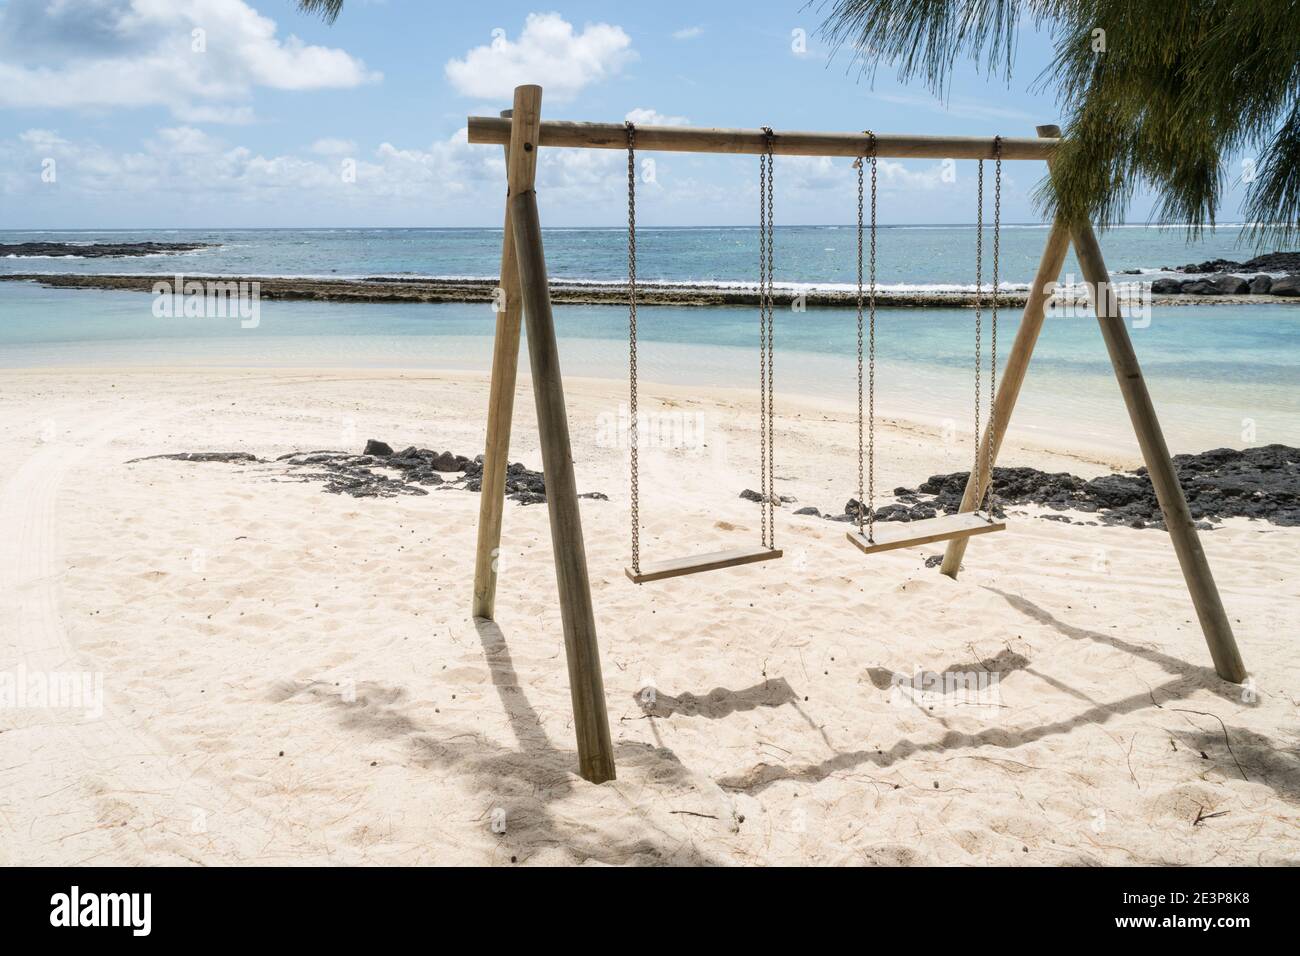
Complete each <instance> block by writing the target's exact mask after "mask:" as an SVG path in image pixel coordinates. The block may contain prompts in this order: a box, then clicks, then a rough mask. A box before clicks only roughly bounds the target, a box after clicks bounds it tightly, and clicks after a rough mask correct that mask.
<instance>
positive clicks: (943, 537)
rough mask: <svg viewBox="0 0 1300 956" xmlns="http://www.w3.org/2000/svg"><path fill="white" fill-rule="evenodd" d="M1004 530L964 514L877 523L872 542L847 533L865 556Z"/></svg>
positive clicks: (1000, 525) (996, 523)
mask: <svg viewBox="0 0 1300 956" xmlns="http://www.w3.org/2000/svg"><path fill="white" fill-rule="evenodd" d="M1006 529H1007V524H1006V522H1005V521H989V520H988V518H985V517H984V516H983V515H980V514H976V513H975V512H971V511H968V512H965V513H964V514H953V515H941V516H940V517H938V518H924V519H922V520H920V521H886V522H877V523H876V529H875V533H874V540H869V539H868V538H867V536H866V534H864V533H862V532H859V531H850V532H849V533H848V536H847V537H848V539H849V540H850V541H852V542H853V543H854V544H855V545H857V546H858V547H859V548H861V549H862V551H863V553H864V554H876V553H877V552H879V551H895V550H897V549H898V548H914V547H916V546H917V545H921V544H931V543H933V542H935V541H951V540H953V539H954V538H969V537H971V536H972V535H977V534H988V533H989V532H990V531H1005V530H1006Z"/></svg>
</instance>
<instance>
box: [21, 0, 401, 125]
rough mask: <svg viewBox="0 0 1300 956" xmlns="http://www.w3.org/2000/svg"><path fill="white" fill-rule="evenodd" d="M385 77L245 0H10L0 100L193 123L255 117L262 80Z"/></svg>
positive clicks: (274, 84) (286, 84) (302, 85)
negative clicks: (163, 114)
mask: <svg viewBox="0 0 1300 956" xmlns="http://www.w3.org/2000/svg"><path fill="white" fill-rule="evenodd" d="M378 79H380V75H379V74H378V73H372V72H369V71H367V70H366V68H365V65H364V64H363V63H362V62H361V61H360V60H358V59H356V58H354V57H352V56H351V55H349V54H348V53H347V52H345V51H343V50H340V49H336V48H330V47H323V46H314V45H309V44H306V43H304V42H303V41H302V40H300V39H298V38H297V37H296V36H293V35H289V36H287V37H285V38H283V39H281V38H279V37H278V36H277V35H276V24H275V21H273V20H271V19H269V18H267V17H264V16H261V15H260V14H259V13H257V11H256V10H254V9H253V8H252V7H250V6H249V5H248V4H247V3H245V2H244V0H189V2H186V3H176V2H168V0H78V2H76V3H73V2H70V0H9V3H7V4H6V5H4V6H0V107H23V108H37V109H40V108H45V109H71V108H91V109H95V108H105V107H123V106H125V107H139V106H165V107H167V108H169V109H170V110H171V111H172V112H173V114H174V115H176V116H177V118H179V119H182V120H184V121H187V122H224V123H247V122H251V121H252V119H253V116H252V111H251V109H249V108H248V107H247V106H230V105H227V104H229V103H230V102H231V101H234V102H238V101H241V100H246V99H247V98H248V97H249V96H250V95H251V93H252V90H253V88H254V87H258V86H265V87H271V88H273V89H280V90H314V89H325V88H338V87H353V86H358V85H360V84H363V83H367V82H374V81H377V80H378Z"/></svg>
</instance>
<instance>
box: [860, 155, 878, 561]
mask: <svg viewBox="0 0 1300 956" xmlns="http://www.w3.org/2000/svg"><path fill="white" fill-rule="evenodd" d="M868 132H870V131H869V130H868ZM869 275H870V277H871V278H870V281H871V296H870V299H869V307H870V310H871V311H870V318H869V320H868V330H867V352H868V362H867V396H868V397H867V403H868V404H867V415H868V421H869V423H870V425H869V428H868V431H867V463H868V470H867V540H868V541H875V540H876V134H875V133H871V266H870V270H869ZM858 510H859V512H861V509H858Z"/></svg>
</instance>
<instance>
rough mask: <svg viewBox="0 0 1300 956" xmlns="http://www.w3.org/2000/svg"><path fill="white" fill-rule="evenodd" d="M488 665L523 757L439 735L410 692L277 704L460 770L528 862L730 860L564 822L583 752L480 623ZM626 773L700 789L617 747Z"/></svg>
mask: <svg viewBox="0 0 1300 956" xmlns="http://www.w3.org/2000/svg"><path fill="white" fill-rule="evenodd" d="M474 625H475V629H476V630H477V632H478V635H479V640H480V642H481V643H482V645H483V654H484V658H485V660H486V662H487V665H488V671H489V673H490V675H491V678H492V685H493V687H494V688H495V689H496V691H497V696H498V698H499V699H500V701H501V706H502V708H503V710H504V711H505V714H506V718H507V721H508V723H509V725H510V729H511V732H512V733H513V735H514V737H515V740H516V742H517V744H518V747H517V749H512V748H509V747H502V746H501V745H499V744H496V743H494V742H492V741H491V740H488V739H487V738H486V737H484V736H483V735H482V734H481V733H478V732H476V731H473V730H466V731H464V732H461V733H456V732H455V731H454V729H450V731H449V732H443V731H441V730H440V731H439V732H438V733H437V734H435V733H433V732H432V731H431V730H430V729H429V728H425V727H422V726H421V725H420V724H419V723H418V722H417V721H416V720H414V719H413V718H412V717H411V715H410V713H409V708H408V707H407V697H408V694H407V692H406V690H405V689H404V688H400V687H390V686H385V685H382V684H378V683H373V682H364V683H358V684H357V686H356V694H355V699H354V700H347V699H345V698H344V697H343V696H342V695H341V694H340V693H339V692H338V689H337V688H336V687H335V686H334V685H331V684H325V683H322V682H313V683H311V684H307V685H301V686H299V687H296V688H292V689H288V690H284V691H282V692H279V693H278V694H276V695H275V697H276V699H280V700H284V699H287V698H288V697H292V696H299V695H301V694H304V693H305V694H310V695H312V696H313V697H315V698H317V699H318V700H321V701H322V702H324V703H326V704H328V705H330V706H331V707H334V708H336V709H337V710H338V712H339V724H340V726H341V727H342V728H343V729H345V730H348V731H350V732H354V733H358V734H361V735H364V736H367V737H384V738H390V739H394V740H405V741H407V742H408V743H409V745H410V747H411V750H412V752H413V758H412V759H413V762H414V764H415V765H416V766H418V767H421V768H423V769H428V770H440V771H454V772H455V773H457V774H458V775H460V776H461V777H462V778H463V779H464V780H465V781H466V782H468V783H470V785H472V786H473V787H475V788H476V789H477V790H478V791H479V793H480V794H482V795H483V797H484V798H485V800H484V805H483V826H485V827H486V826H488V825H489V815H490V814H491V813H492V811H493V809H494V808H497V807H500V808H503V809H504V810H505V811H506V826H505V832H503V833H501V834H500V835H499V839H500V842H501V847H502V852H503V854H506V855H513V856H519V857H520V858H521V859H522V858H525V857H526V856H528V855H530V854H532V853H535V852H537V849H538V848H539V847H550V848H554V849H557V850H560V851H562V852H563V853H565V854H566V855H567V856H568V857H569V858H570V859H571V860H572V861H573V862H575V863H583V862H587V861H589V860H595V861H599V862H603V863H611V864H624V863H627V862H629V861H635V862H638V863H656V862H662V863H671V864H688V865H717V864H718V863H720V862H721V861H720V860H718V859H715V858H714V857H712V856H710V855H708V854H706V853H704V852H702V851H701V850H699V849H698V848H697V847H695V846H694V845H693V844H691V842H690V840H689V839H688V838H687V837H685V836H683V838H682V839H680V840H675V839H673V838H672V837H671V836H670V835H668V834H666V833H665V832H664V830H663V829H661V828H658V827H655V826H654V825H653V824H652V823H648V822H645V821H644V820H643V819H642V818H641V817H639V816H633V817H631V819H632V820H633V821H634V823H635V824H636V825H637V826H639V827H640V832H634V833H633V834H631V835H629V836H626V837H623V836H620V835H618V831H617V830H615V829H614V828H611V827H608V826H605V825H603V823H602V822H601V821H595V822H594V823H593V824H592V825H590V826H588V825H587V824H586V823H585V822H584V821H582V820H581V819H578V818H576V817H574V816H564V815H563V814H562V811H560V810H559V809H558V807H559V806H560V804H561V802H562V801H563V800H564V799H565V798H567V797H569V796H570V795H572V794H573V793H574V792H575V790H576V789H577V788H581V787H588V786H590V785H589V784H587V783H585V782H584V781H582V780H580V779H578V778H576V777H575V775H574V768H575V767H576V766H577V764H578V758H577V753H576V751H574V750H568V749H562V748H559V747H557V746H556V745H555V744H554V743H553V742H552V741H551V740H550V738H549V737H548V736H547V734H546V730H545V728H544V727H543V725H542V722H541V719H540V717H539V716H538V714H537V712H536V710H534V709H533V706H532V704H531V703H530V702H529V700H528V698H527V696H526V695H525V694H524V692H523V690H522V688H521V687H520V685H519V679H518V675H517V674H516V672H515V667H514V661H513V658H512V657H511V654H510V649H509V646H508V645H507V643H506V640H505V636H504V635H503V634H502V632H501V629H500V628H499V627H498V626H497V625H496V624H495V623H494V622H492V621H488V620H482V619H478V620H476V621H475V622H474ZM614 750H615V758H616V760H617V761H618V766H619V770H620V773H621V774H627V775H628V776H629V777H644V778H647V779H650V780H653V781H654V782H655V783H656V784H661V785H662V784H667V785H674V784H677V785H681V786H682V787H683V789H686V788H687V787H690V786H692V785H693V781H692V777H691V774H690V773H689V772H688V771H687V770H686V768H685V767H683V766H682V764H681V762H680V761H679V760H678V759H677V757H676V756H675V755H674V754H673V753H672V751H671V750H668V749H667V748H663V747H653V746H651V745H649V744H641V743H632V742H623V743H618V744H616V745H615V748H614Z"/></svg>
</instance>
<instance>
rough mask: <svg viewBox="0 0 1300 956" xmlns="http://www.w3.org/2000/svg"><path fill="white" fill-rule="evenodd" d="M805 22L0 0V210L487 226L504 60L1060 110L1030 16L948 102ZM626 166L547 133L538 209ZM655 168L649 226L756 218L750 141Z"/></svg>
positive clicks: (758, 117) (591, 192)
mask: <svg viewBox="0 0 1300 956" xmlns="http://www.w3.org/2000/svg"><path fill="white" fill-rule="evenodd" d="M820 21H821V15H820V13H819V10H818V8H817V7H816V6H813V7H811V8H805V6H804V5H803V3H802V2H801V0H792V2H763V3H752V2H751V3H742V2H730V0H727V2H714V3H708V4H703V3H698V2H696V3H686V2H678V0H657V2H655V3H620V4H613V3H574V2H563V3H560V2H557V3H554V4H542V5H538V4H536V3H490V4H489V3H478V4H465V5H462V4H448V3H434V2H428V0H351V2H350V3H348V4H347V5H346V6H345V10H344V13H343V15H342V16H341V17H340V18H339V20H338V21H337V22H336V23H335V24H334V25H332V26H327V25H325V24H324V23H322V22H321V21H320V20H318V19H316V18H313V17H308V16H305V15H303V14H300V13H298V12H297V9H296V5H295V4H294V3H292V2H290V0H0V228H23V229H43V228H49V229H54V228H133V227H141V228H143V227H239V226H254V227H294V226H498V225H499V224H500V219H501V201H502V192H503V176H504V172H503V169H502V164H501V159H500V150H499V148H497V147H487V146H470V145H469V144H468V143H466V142H465V138H464V121H465V116H466V115H467V114H471V113H479V114H492V115H495V114H496V113H497V112H498V111H499V110H501V109H503V108H505V107H507V106H509V100H510V95H509V90H510V88H511V86H512V85H513V84H514V83H516V82H538V83H540V84H541V85H542V86H543V87H544V89H545V99H544V102H543V113H544V115H546V116H550V117H552V118H556V119H585V120H601V121H621V120H623V119H624V118H625V117H628V116H632V117H633V118H635V119H637V120H638V121H640V122H652V121H656V120H658V121H668V122H674V123H688V124H690V125H694V126H748V127H754V126H760V125H770V126H772V127H774V128H777V129H822V130H854V129H864V128H868V127H870V128H873V129H876V130H879V131H891V132H918V133H941V132H942V133H956V134H966V135H988V136H992V135H994V134H998V133H1001V134H1003V135H1010V136H1022V135H1033V127H1034V126H1035V125H1036V124H1038V123H1042V122H1051V121H1054V120H1056V119H1057V118H1058V117H1059V109H1058V107H1057V105H1056V103H1055V101H1054V98H1053V96H1052V94H1050V93H1046V94H1045V93H1037V92H1034V89H1035V88H1036V82H1035V81H1036V80H1037V78H1038V75H1039V73H1040V72H1041V71H1042V69H1043V67H1044V65H1045V64H1046V63H1047V62H1048V57H1049V55H1050V52H1051V46H1050V39H1049V38H1048V37H1046V36H1042V35H1036V34H1034V33H1032V32H1028V33H1026V34H1025V35H1023V36H1022V38H1021V44H1020V49H1019V51H1018V56H1017V69H1016V73H1015V77H1014V79H1013V82H1012V83H1011V85H1010V86H1008V85H1007V84H1006V83H1005V82H1003V81H1001V80H998V79H993V80H989V79H986V78H984V77H980V76H978V75H977V74H976V72H975V71H974V70H973V69H972V68H970V67H969V66H965V65H963V66H962V67H960V68H959V70H958V72H957V74H956V76H955V78H954V80H953V84H952V91H951V96H950V98H949V99H948V101H947V102H941V101H939V100H937V99H936V98H935V97H933V96H932V95H931V94H930V93H929V92H928V91H927V90H926V89H925V88H924V86H923V85H922V84H920V83H914V84H911V85H908V86H903V85H900V84H899V83H897V82H896V80H895V78H894V74H893V72H892V70H890V69H889V68H888V67H885V68H882V70H881V71H880V73H879V74H878V76H877V77H876V80H875V83H874V85H873V84H871V83H870V82H868V81H866V80H860V79H859V78H858V77H857V75H856V73H855V72H854V71H852V70H851V69H850V64H849V61H848V60H847V59H846V57H845V56H843V55H841V56H840V57H838V58H836V59H830V58H829V55H828V50H827V49H826V47H825V45H824V44H823V42H822V41H821V40H820V39H819V38H818V37H817V35H816V33H817V27H818V26H819V24H820ZM800 30H802V31H804V32H805V33H806V35H807V44H806V49H803V50H800V49H798V46H799V45H798V43H797V42H796V40H797V34H796V31H800ZM623 162H624V158H623V157H622V156H621V155H620V154H618V153H616V152H612V151H610V152H605V151H585V152H579V151H560V150H548V151H544V153H543V155H542V160H541V167H540V171H539V189H538V192H539V198H540V202H541V205H542V213H543V216H544V221H545V222H546V223H548V224H551V225H615V224H617V223H619V222H621V221H622V219H623V216H624V215H625V211H624V204H625V198H624V192H623V190H624V189H625V185H624V167H623V165H622V164H623ZM654 172H655V175H654V180H655V181H654V182H653V183H649V184H646V185H645V186H643V187H642V190H641V203H640V208H639V216H640V219H639V221H640V222H641V223H642V224H644V225H711V224H744V223H750V222H752V221H753V220H754V218H755V215H756V212H755V209H754V205H755V203H756V196H757V192H756V186H757V183H756V179H757V161H756V160H755V159H754V158H752V157H718V156H698V157H697V156H686V155H671V154H659V155H658V156H657V157H656V165H655V171H654ZM1042 172H1043V171H1042V168H1041V166H1040V165H1039V164H1015V163H1010V164H1007V172H1006V176H1005V180H1004V182H1005V186H1004V217H1005V219H1006V220H1007V221H1014V222H1027V221H1034V220H1035V219H1036V216H1035V213H1034V211H1033V207H1032V203H1031V201H1030V199H1029V193H1030V191H1031V190H1032V188H1033V186H1034V184H1035V183H1036V182H1037V180H1038V179H1039V177H1040V176H1041V175H1042ZM352 173H354V175H353V174H352ZM972 174H973V166H972V165H971V164H967V163H959V164H958V166H957V177H956V181H955V182H947V181H945V179H944V177H942V176H941V168H940V165H939V164H938V163H936V162H933V161H917V162H906V163H895V162H889V163H882V171H881V199H880V218H881V221H882V222H887V223H949V222H967V221H972V220H973V217H974V195H973V187H974V182H973V175H972ZM852 175H853V174H852V172H851V170H850V169H849V165H848V162H847V161H846V160H834V161H831V160H824V161H823V160H816V159H794V158H789V157H782V158H780V159H778V164H777V176H778V184H779V188H780V195H779V198H778V222H786V223H837V222H847V221H849V220H850V218H851V217H852V215H853V205H852V197H853V191H854V185H853V179H852ZM1230 178H1231V177H1230ZM1235 196H1236V194H1235V193H1234V194H1232V196H1231V197H1230V199H1229V201H1228V202H1227V203H1226V204H1225V213H1226V215H1225V217H1224V218H1225V219H1232V218H1233V217H1234V216H1235V214H1236V208H1237V207H1236V198H1235ZM1147 209H1148V204H1147V202H1146V200H1145V199H1144V198H1142V197H1139V199H1138V201H1137V202H1136V204H1135V206H1134V207H1133V210H1132V212H1131V215H1130V220H1131V221H1137V220H1142V219H1144V218H1145V217H1146V215H1147Z"/></svg>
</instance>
